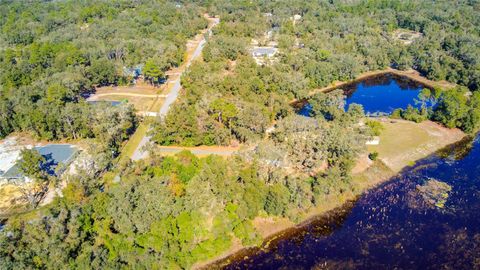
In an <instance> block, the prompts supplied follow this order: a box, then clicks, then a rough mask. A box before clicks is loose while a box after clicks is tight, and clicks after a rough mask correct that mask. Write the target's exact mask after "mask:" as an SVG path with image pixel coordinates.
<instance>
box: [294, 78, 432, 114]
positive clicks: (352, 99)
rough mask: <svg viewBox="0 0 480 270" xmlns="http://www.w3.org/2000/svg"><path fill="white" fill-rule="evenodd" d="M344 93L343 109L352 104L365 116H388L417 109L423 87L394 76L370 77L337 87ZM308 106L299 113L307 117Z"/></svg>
mask: <svg viewBox="0 0 480 270" xmlns="http://www.w3.org/2000/svg"><path fill="white" fill-rule="evenodd" d="M339 88H340V89H342V90H344V91H345V95H346V104H345V109H347V108H348V106H349V105H350V104H352V103H357V104H361V105H363V108H364V110H365V113H366V114H367V115H372V114H390V113H392V112H393V110H395V109H398V108H401V109H405V108H407V106H408V105H412V106H414V107H419V105H418V104H416V103H415V99H417V97H418V94H419V93H420V91H421V90H422V89H423V88H425V86H424V85H422V84H420V83H418V82H415V81H413V80H410V79H408V78H405V77H401V76H397V75H394V74H383V75H378V76H372V77H369V78H366V79H364V80H361V81H356V82H353V83H350V84H346V85H344V86H341V87H339ZM310 110H311V108H310V106H309V105H308V104H306V106H304V107H303V108H302V109H301V110H300V111H299V113H300V114H302V115H305V116H308V115H309V112H310Z"/></svg>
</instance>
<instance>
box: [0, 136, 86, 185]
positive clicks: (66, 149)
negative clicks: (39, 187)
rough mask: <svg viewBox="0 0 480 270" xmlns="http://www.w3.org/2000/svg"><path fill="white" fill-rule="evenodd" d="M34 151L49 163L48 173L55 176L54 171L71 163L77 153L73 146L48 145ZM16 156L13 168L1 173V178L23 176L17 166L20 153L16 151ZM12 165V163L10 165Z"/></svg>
mask: <svg viewBox="0 0 480 270" xmlns="http://www.w3.org/2000/svg"><path fill="white" fill-rule="evenodd" d="M33 149H35V150H37V151H38V152H39V153H40V154H41V155H42V156H44V157H45V158H46V159H47V161H48V165H49V166H48V167H49V168H48V173H49V174H51V175H53V174H55V171H54V169H55V168H56V167H57V166H58V165H59V164H60V163H63V164H67V163H69V162H70V161H71V159H72V158H73V156H74V154H75V153H76V152H77V149H76V148H75V146H73V145H71V144H48V145H45V146H37V147H34V148H33ZM15 153H16V155H14V161H13V166H10V168H8V170H6V171H4V172H3V174H1V173H0V177H4V178H21V177H22V175H21V173H20V171H19V169H18V167H17V165H16V162H17V160H18V159H19V158H20V152H19V151H16V152H15ZM10 165H12V163H10Z"/></svg>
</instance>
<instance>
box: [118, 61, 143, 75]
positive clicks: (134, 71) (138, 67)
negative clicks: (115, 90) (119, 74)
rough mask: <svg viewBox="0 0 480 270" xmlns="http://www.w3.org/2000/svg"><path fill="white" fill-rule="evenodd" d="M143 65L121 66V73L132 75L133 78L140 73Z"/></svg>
mask: <svg viewBox="0 0 480 270" xmlns="http://www.w3.org/2000/svg"><path fill="white" fill-rule="evenodd" d="M142 69H143V65H142V64H140V65H136V66H134V67H123V75H124V76H126V77H132V78H133V79H137V78H138V77H139V76H140V75H142Z"/></svg>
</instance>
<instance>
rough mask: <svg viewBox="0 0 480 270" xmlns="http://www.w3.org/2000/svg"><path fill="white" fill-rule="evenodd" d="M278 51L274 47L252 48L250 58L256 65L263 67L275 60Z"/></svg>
mask: <svg viewBox="0 0 480 270" xmlns="http://www.w3.org/2000/svg"><path fill="white" fill-rule="evenodd" d="M277 51H278V49H277V48H275V47H253V49H252V57H253V58H254V59H255V62H257V64H258V65H264V64H267V63H268V62H271V61H273V60H275V58H274V57H275V54H276V53H277Z"/></svg>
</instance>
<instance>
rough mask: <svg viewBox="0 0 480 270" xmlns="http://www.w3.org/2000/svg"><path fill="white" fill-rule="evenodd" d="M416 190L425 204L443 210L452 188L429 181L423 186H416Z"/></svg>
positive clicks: (435, 181) (432, 180)
mask: <svg viewBox="0 0 480 270" xmlns="http://www.w3.org/2000/svg"><path fill="white" fill-rule="evenodd" d="M416 190H417V192H419V193H420V195H421V196H422V198H423V200H424V201H425V202H426V203H428V204H429V205H432V206H436V207H438V208H443V207H444V206H445V203H446V202H447V200H448V193H449V192H450V191H451V190H452V187H451V186H450V185H449V184H447V183H445V182H441V181H438V180H435V179H429V180H428V181H426V182H425V184H423V185H417V187H416Z"/></svg>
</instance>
